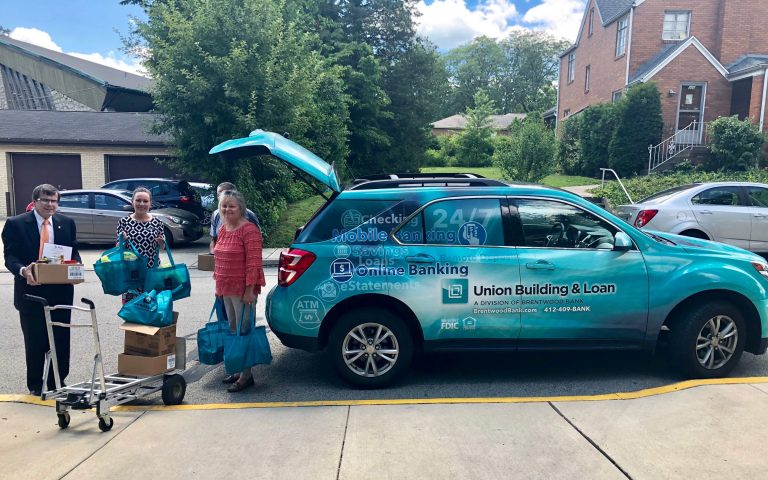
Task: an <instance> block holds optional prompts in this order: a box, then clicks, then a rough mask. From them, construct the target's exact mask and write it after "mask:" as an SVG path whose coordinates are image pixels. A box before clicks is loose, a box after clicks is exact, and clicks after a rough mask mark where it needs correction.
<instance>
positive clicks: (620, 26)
mask: <svg viewBox="0 0 768 480" xmlns="http://www.w3.org/2000/svg"><path fill="white" fill-rule="evenodd" d="M627 25H629V20H627V17H626V16H625V17H624V18H622V19H621V20H619V21H618V22H617V23H616V56H617V57H620V56H622V55H624V53H626V51H627Z"/></svg>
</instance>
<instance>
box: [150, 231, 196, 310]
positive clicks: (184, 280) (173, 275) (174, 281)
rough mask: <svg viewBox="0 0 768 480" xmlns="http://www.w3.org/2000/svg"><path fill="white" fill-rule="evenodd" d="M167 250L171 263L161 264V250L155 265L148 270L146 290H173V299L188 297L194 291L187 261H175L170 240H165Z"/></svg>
mask: <svg viewBox="0 0 768 480" xmlns="http://www.w3.org/2000/svg"><path fill="white" fill-rule="evenodd" d="M165 252H166V253H167V254H168V260H169V261H170V263H171V265H170V266H167V267H161V266H160V252H159V251H158V252H157V253H156V254H155V266H154V267H152V268H150V269H148V270H147V275H146V279H145V280H144V290H147V291H149V290H158V291H160V290H173V299H174V300H181V299H182V298H187V297H188V296H189V295H190V294H191V292H192V282H191V281H190V279H189V270H188V269H187V265H186V264H185V263H176V262H174V261H173V255H172V254H171V249H170V248H169V247H168V240H167V239H166V240H165Z"/></svg>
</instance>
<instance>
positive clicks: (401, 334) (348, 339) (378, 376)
mask: <svg viewBox="0 0 768 480" xmlns="http://www.w3.org/2000/svg"><path fill="white" fill-rule="evenodd" d="M361 332H362V333H361ZM377 335H378V339H379V340H378V342H377V341H376V338H377ZM360 337H364V338H360ZM359 340H365V341H366V342H367V345H366V344H364V343H362V342H360V341H359ZM328 347H329V349H328V352H329V355H330V356H331V362H332V363H333V366H334V368H335V369H336V372H337V373H338V374H339V376H340V377H341V378H342V379H343V380H344V381H345V382H347V383H348V384H350V385H352V386H353V387H357V388H366V389H367V388H381V387H385V386H387V385H390V384H391V383H392V382H394V381H395V380H397V379H398V378H399V377H400V376H401V375H402V374H403V373H404V372H405V371H406V370H407V369H408V367H409V366H410V363H411V358H412V357H413V338H412V337H411V332H410V331H409V330H408V327H407V326H406V325H405V322H404V321H403V320H402V319H400V318H399V317H397V316H396V315H394V314H393V313H392V312H390V311H388V310H385V309H383V308H376V307H368V308H359V309H356V310H353V311H351V312H348V313H346V314H344V315H343V316H342V317H341V318H339V320H338V321H337V322H336V324H335V325H334V326H333V329H332V330H331V334H330V338H329V342H328ZM358 349H359V350H360V352H359V353H357V350H358ZM345 351H347V352H348V353H347V354H346V355H345V353H344V352H345ZM384 351H386V353H384ZM348 361H349V363H348Z"/></svg>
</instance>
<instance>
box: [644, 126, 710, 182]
mask: <svg viewBox="0 0 768 480" xmlns="http://www.w3.org/2000/svg"><path fill="white" fill-rule="evenodd" d="M707 126H708V125H707V123H705V122H699V121H695V122H691V123H690V125H688V126H687V127H685V128H683V129H681V130H678V131H677V132H675V133H674V135H672V136H671V137H669V138H667V139H665V140H663V141H662V142H661V143H659V144H658V145H651V146H649V147H648V175H650V174H651V172H652V171H654V170H655V169H657V168H659V167H660V166H661V165H663V164H664V163H666V162H668V161H669V160H672V159H673V158H675V157H677V156H679V155H680V154H682V153H683V152H686V151H688V150H691V149H692V148H693V147H698V146H706V145H708V144H709V135H708V133H707Z"/></svg>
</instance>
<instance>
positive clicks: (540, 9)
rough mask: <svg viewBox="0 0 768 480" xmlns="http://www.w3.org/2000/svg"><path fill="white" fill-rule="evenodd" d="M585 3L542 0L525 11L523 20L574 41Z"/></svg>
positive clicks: (568, 0)
mask: <svg viewBox="0 0 768 480" xmlns="http://www.w3.org/2000/svg"><path fill="white" fill-rule="evenodd" d="M585 3H586V2H584V1H583V0H543V1H542V2H541V4H540V5H536V6H535V7H533V8H531V9H530V10H528V11H527V12H525V15H524V16H523V22H525V23H527V24H530V25H532V26H533V27H534V29H536V30H544V31H545V32H547V33H550V34H552V35H554V36H556V37H561V38H565V39H566V40H570V41H571V42H575V41H576V36H577V35H578V34H579V26H580V25H581V18H582V16H583V15H584V6H585Z"/></svg>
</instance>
